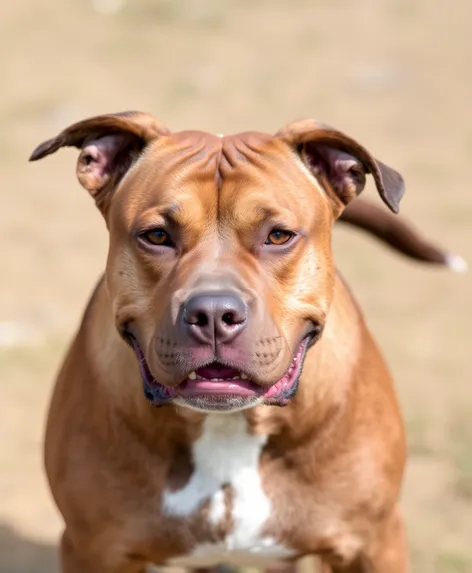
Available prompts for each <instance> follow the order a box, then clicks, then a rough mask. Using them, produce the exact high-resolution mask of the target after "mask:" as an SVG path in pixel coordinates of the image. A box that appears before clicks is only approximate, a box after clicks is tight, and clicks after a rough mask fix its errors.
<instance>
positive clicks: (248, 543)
mask: <svg viewBox="0 0 472 573" xmlns="http://www.w3.org/2000/svg"><path fill="white" fill-rule="evenodd" d="M265 441H266V437H265V436H252V435H250V434H249V433H248V431H247V427H246V421H245V419H244V416H243V415H242V414H240V413H235V414H231V415H221V414H211V415H209V416H208V417H207V419H206V420H205V425H204V429H203V433H202V436H201V437H200V438H199V439H198V440H197V441H196V442H195V444H194V446H193V462H194V472H193V474H192V477H191V478H190V480H189V482H188V483H187V485H186V486H185V487H184V488H182V489H181V490H179V491H175V492H169V491H165V492H164V494H163V508H164V513H166V514H167V515H172V516H180V517H185V516H189V515H191V514H192V513H193V512H194V511H195V510H196V509H197V508H198V507H199V506H200V505H201V504H202V503H203V502H204V501H207V500H208V499H209V500H210V511H209V519H210V521H211V522H212V524H213V525H215V526H216V525H218V523H219V522H220V521H221V520H222V519H223V517H224V516H225V511H226V508H225V503H224V496H223V490H222V486H223V485H225V484H228V485H229V486H230V487H231V489H232V514H231V518H232V523H233V528H232V530H231V531H230V532H229V534H228V535H227V536H226V537H225V539H224V541H223V542H222V543H218V544H204V545H200V546H198V547H196V548H195V550H194V552H193V553H192V555H188V556H186V557H179V558H176V559H173V560H172V561H171V563H170V564H171V565H177V566H183V567H185V566H190V565H191V566H196V565H197V564H198V565H199V566H212V565H215V564H218V563H234V564H236V565H240V564H257V563H258V562H260V561H261V558H262V559H263V560H264V561H267V560H268V561H273V560H278V559H280V558H282V557H288V556H289V555H290V554H291V552H290V551H289V550H287V549H285V548H283V547H282V546H280V545H277V543H276V541H275V540H273V539H272V538H268V537H262V536H261V530H262V527H263V526H264V524H265V522H266V521H267V519H268V518H269V516H270V513H271V506H270V501H269V499H268V497H267V496H266V495H265V493H264V491H263V489H262V485H261V479H260V475H259V468H258V466H259V456H260V453H261V450H262V448H263V447H264V444H265Z"/></svg>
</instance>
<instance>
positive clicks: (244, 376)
mask: <svg viewBox="0 0 472 573" xmlns="http://www.w3.org/2000/svg"><path fill="white" fill-rule="evenodd" d="M247 378H248V377H247V374H244V372H241V380H247Z"/></svg>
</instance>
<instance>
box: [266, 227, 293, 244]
mask: <svg viewBox="0 0 472 573" xmlns="http://www.w3.org/2000/svg"><path fill="white" fill-rule="evenodd" d="M294 235H295V233H291V232H290V231H284V230H283V229H274V230H273V231H271V232H270V234H269V236H268V237H267V239H266V241H265V243H264V244H265V245H285V243H288V242H289V241H290V239H292V237H293V236H294Z"/></svg>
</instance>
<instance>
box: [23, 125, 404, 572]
mask: <svg viewBox="0 0 472 573" xmlns="http://www.w3.org/2000/svg"><path fill="white" fill-rule="evenodd" d="M113 118H115V119H113ZM130 126H131V127H130ZM319 129H321V128H319V126H318V124H313V123H312V122H308V123H307V124H304V126H303V125H302V124H300V123H297V124H294V127H293V128H291V127H290V126H288V127H287V128H285V129H284V130H283V131H281V132H280V133H279V134H278V135H276V136H269V135H265V134H258V133H247V134H239V135H236V136H231V137H225V138H217V137H215V136H212V135H209V134H205V133H201V132H183V133H178V134H171V133H170V132H169V131H168V130H167V129H166V128H164V127H163V126H162V125H161V124H160V123H159V122H157V121H153V120H152V119H150V118H149V116H144V115H143V114H137V115H136V114H135V115H133V114H131V115H120V116H107V117H106V119H103V118H98V119H92V120H87V121H85V122H81V123H80V124H79V126H78V127H77V126H75V127H74V126H72V127H71V128H69V129H68V130H66V131H65V132H63V133H62V134H60V135H59V136H58V138H55V139H54V140H51V141H49V142H46V143H45V144H43V145H42V146H40V148H38V150H37V151H36V152H35V153H34V154H33V156H32V158H33V159H39V158H40V157H43V156H45V155H47V154H49V153H52V152H54V151H56V150H57V149H58V148H59V147H61V146H63V145H75V146H78V147H80V148H82V149H83V151H82V153H81V156H80V158H79V166H78V171H79V178H81V181H82V183H83V184H84V186H85V187H86V188H87V189H88V190H89V191H90V192H91V194H92V195H94V196H95V197H96V198H97V197H98V198H99V201H97V204H98V205H99V207H100V209H101V211H102V213H103V214H104V217H105V219H106V222H107V226H108V228H109V231H110V250H109V257H108V262H107V268H106V273H105V276H104V278H103V279H102V280H101V281H100V283H99V284H98V286H97V288H96V290H95V292H94V294H93V296H92V298H91V300H90V302H89V305H88V307H87V310H86V312H85V315H84V319H83V322H82V325H81V327H80V330H79V332H78V333H77V336H76V338H75V340H74V342H73V344H72V346H71V348H70V350H69V352H68V355H67V357H66V359H65V362H64V364H63V366H62V369H61V372H60V373H59V376H58V379H57V383H56V387H55V391H54V395H53V398H52V402H51V407H50V412H49V418H48V424H47V432H46V454H45V460H46V469H47V474H48V478H49V482H50V486H51V490H52V493H53V496H54V499H55V501H56V503H57V505H58V507H59V509H60V511H61V513H62V515H63V517H64V520H65V523H66V530H65V534H64V537H63V541H62V567H63V571H64V572H65V573H84V572H88V573H99V572H100V573H138V572H142V571H144V569H143V568H144V565H145V563H146V562H153V563H156V564H161V565H164V564H166V562H167V561H168V560H169V559H170V558H171V557H173V556H178V555H182V554H186V553H188V552H190V551H191V549H192V548H193V547H194V546H195V544H196V543H199V542H205V541H206V542H211V541H217V540H219V539H221V538H222V537H223V536H224V534H225V533H226V532H227V531H228V530H229V529H230V528H231V517H230V512H229V511H228V510H227V515H226V518H225V519H224V520H223V521H222V523H221V524H220V526H219V527H218V528H215V527H212V526H210V524H209V522H208V520H207V519H206V514H207V512H208V505H207V504H204V505H203V507H201V508H200V509H199V510H198V511H197V512H195V515H194V516H193V517H192V518H191V519H188V518H187V519H183V518H182V519H177V518H169V517H165V516H163V515H162V513H161V493H162V491H163V489H164V488H170V489H179V488H180V487H182V486H183V485H184V484H185V483H186V482H187V481H188V479H189V478H190V476H191V474H192V462H191V459H190V447H191V444H192V443H193V442H194V441H195V440H196V439H197V438H198V436H199V434H200V432H201V428H202V423H203V420H204V418H205V416H206V414H204V413H200V412H195V411H192V410H189V409H187V408H182V407H180V406H178V407H176V406H172V405H171V406H166V407H164V408H159V409H153V408H151V407H150V405H149V404H148V402H147V401H146V400H145V398H144V396H143V392H142V380H141V375H140V372H139V369H138V365H137V360H136V356H135V354H134V353H133V351H132V349H131V348H130V347H129V346H128V345H127V344H126V343H125V342H124V341H123V339H122V338H121V336H120V334H119V331H121V330H122V328H123V325H125V324H128V323H130V322H131V323H132V324H133V328H134V329H135V332H136V333H137V335H138V336H139V339H140V341H141V343H142V347H143V348H144V352H145V355H146V360H147V361H148V363H149V365H150V368H151V370H152V372H153V375H154V376H155V377H156V378H157V379H159V381H160V382H162V383H163V384H165V385H167V386H169V387H172V386H175V385H176V384H178V383H179V382H180V381H181V380H182V379H183V377H184V376H185V375H186V374H187V373H188V372H189V370H190V369H191V368H192V364H193V363H192V360H194V359H193V358H192V354H191V352H190V350H189V344H188V341H187V340H186V339H185V338H183V337H182V335H181V333H180V332H179V331H178V330H176V327H175V324H176V309H177V308H178V306H179V304H180V303H181V301H182V300H183V299H184V298H185V297H186V296H188V295H189V293H192V292H194V291H195V290H197V289H200V288H202V285H215V284H216V285H226V284H230V285H231V287H232V288H235V289H238V292H241V293H243V295H242V296H245V297H247V298H248V299H250V300H251V304H252V305H253V307H251V308H254V309H256V310H255V311H254V315H255V318H254V320H253V322H251V328H249V329H247V332H246V331H245V332H244V334H243V335H242V336H241V337H240V338H238V342H237V344H236V343H235V344H234V345H233V347H232V351H234V355H233V361H234V362H236V363H237V364H238V365H241V366H244V369H245V371H247V372H250V373H251V375H252V377H253V378H254V380H256V381H257V383H258V384H260V385H261V386H269V385H270V384H272V383H273V382H274V381H276V380H277V379H278V378H280V377H281V376H282V375H283V373H284V372H285V371H286V369H287V367H288V365H289V364H290V361H291V358H292V354H293V351H294V349H295V348H296V345H297V344H298V342H299V340H300V338H301V337H302V336H303V335H304V333H305V332H306V330H307V327H308V326H307V325H308V324H310V323H312V322H316V323H317V324H319V325H321V327H323V329H324V330H323V335H322V336H321V338H320V340H319V341H318V342H317V343H316V344H315V345H314V346H313V347H312V348H311V349H310V350H309V351H308V354H307V358H306V361H305V365H304V369H303V373H302V376H301V380H300V387H299V389H298V392H297V393H296V395H295V396H294V397H293V398H292V399H291V401H290V403H289V404H288V405H287V406H285V407H284V408H277V407H274V406H256V407H254V408H252V409H248V410H245V416H246V419H247V423H248V428H249V431H250V432H252V433H257V434H258V433H260V434H265V435H268V436H269V439H268V443H267V445H266V447H265V448H264V450H263V453H262V455H261V459H260V473H261V476H262V483H263V488H264V491H265V492H266V494H267V495H268V497H269V498H270V500H271V502H272V507H273V511H272V515H271V518H270V520H269V522H268V523H267V524H266V530H267V534H270V535H271V536H273V537H275V538H277V539H279V540H281V541H283V542H284V544H287V545H289V546H290V547H293V548H294V549H296V551H297V554H298V555H299V556H303V555H317V556H319V557H321V558H322V559H323V561H324V563H325V566H326V567H331V570H332V571H340V570H341V569H342V570H343V571H348V572H350V573H354V572H367V571H369V572H370V571H372V572H379V573H380V572H381V573H403V572H404V571H406V549H405V545H404V537H403V528H402V524H401V517H400V515H399V512H398V509H397V499H398V494H399V490H400V486H401V480H402V474H403V468H404V463H405V436H404V430H403V424H402V420H401V416H400V413H399V409H398V404H397V400H396V397H395V392H394V389H393V384H392V380H391V378H390V375H389V372H388V369H387V367H386V365H385V362H384V360H383V358H382V356H381V354H380V352H379V350H378V348H377V346H376V344H375V342H374V341H373V339H372V337H371V335H370V333H369V331H368V328H367V326H366V324H365V322H364V319H363V317H362V314H361V311H360V309H359V307H358V305H357V304H356V302H355V301H354V299H353V297H352V295H351V293H350V292H349V290H348V289H347V287H346V285H345V284H344V283H343V281H342V280H341V278H340V277H339V275H338V274H337V273H336V271H335V268H334V263H333V260H332V253H331V240H330V239H331V228H332V225H333V223H334V221H335V219H336V217H337V216H338V215H339V214H340V213H341V212H342V209H343V208H344V204H345V203H347V202H348V201H351V200H352V199H353V198H354V197H355V196H356V195H357V194H358V193H359V192H360V190H361V187H362V186H363V184H362V185H361V184H359V185H360V187H359V186H358V185H357V183H358V182H359V181H361V182H362V181H363V179H362V177H363V175H366V174H368V173H373V175H374V177H375V179H376V184H377V187H378V189H379V192H380V193H381V195H382V197H383V199H384V201H385V202H386V203H387V204H390V206H391V207H392V209H394V210H396V209H397V208H398V200H399V197H401V193H402V192H403V190H402V189H400V182H401V178H400V179H399V176H398V174H396V173H395V172H393V170H391V169H390V168H387V167H386V166H384V165H383V164H381V163H380V162H376V161H375V160H374V159H373V158H372V156H371V155H370V154H368V152H367V151H365V150H364V149H363V148H361V147H360V146H359V145H358V144H357V143H355V142H354V143H353V140H351V139H350V138H347V137H346V136H343V135H342V134H339V132H330V131H329V129H327V128H323V129H322V137H321V140H320V141H321V143H320V145H322V146H326V145H328V146H331V145H333V141H334V146H335V148H339V147H341V148H342V150H343V151H348V152H350V153H353V154H354V156H355V157H356V160H357V159H358V160H359V162H360V163H359V165H361V167H360V168H359V167H358V166H357V165H356V171H355V173H354V174H352V173H351V172H349V177H351V175H352V177H353V178H352V179H349V181H348V182H347V183H345V181H344V179H339V178H334V179H333V177H332V176H333V174H332V172H331V171H330V170H329V168H327V167H326V165H325V163H324V161H325V159H323V161H321V162H320V164H319V166H320V167H319V169H320V170H321V171H320V170H318V167H316V169H315V166H314V164H313V161H317V155H316V154H317V153H318V151H319V153H320V154H324V153H325V150H324V147H320V148H318V147H317V145H318V143H319V141H318V139H317V136H318V135H319V131H318V130H319ZM333 133H334V134H335V135H334V136H333V135H332V134H333ZM300 134H301V139H300ZM103 137H112V138H116V137H118V138H119V139H113V140H112V145H110V141H109V140H105V141H100V138H103ZM333 137H334V139H333ZM307 142H308V143H309V145H310V146H312V147H313V146H314V147H315V148H316V150H315V152H313V149H310V150H309V151H310V153H312V154H313V153H314V156H312V157H311V158H309V159H308V160H307V158H306V157H305V156H304V153H305V151H306V150H305V149H303V150H300V149H299V148H298V145H299V144H300V143H302V144H303V145H305V144H306V143H307ZM96 145H98V153H99V154H100V153H102V151H103V150H104V149H105V152H106V153H108V154H109V155H107V157H108V158H111V159H110V163H107V164H106V165H104V164H102V163H99V162H98V163H97V165H98V167H97V168H96V167H95V163H94V162H95V161H96V160H97V157H98V155H96V153H97V148H96V147H95V146H96ZM100 146H102V147H100ZM336 146H337V147H336ZM359 150H360V151H359ZM88 154H91V158H89V157H88ZM100 157H102V156H101V155H100ZM326 157H327V159H326V160H329V161H330V160H331V157H330V156H326ZM117 161H119V164H116V162H117ZM84 169H85V171H84ZM323 169H325V171H323ZM358 169H363V170H364V173H363V174H362V173H361V178H360V179H359V178H358V175H359V171H358ZM84 173H85V176H84ZM341 175H342V174H341ZM397 176H398V177H397ZM342 177H344V175H342ZM164 213H166V216H167V217H168V218H169V219H171V220H172V225H174V227H173V228H174V229H175V230H176V231H175V233H177V234H178V236H179V241H180V243H179V244H181V245H182V247H181V248H180V250H179V252H178V253H177V254H175V255H173V254H172V255H171V254H170V253H167V254H166V255H162V256H161V255H160V256H159V257H156V256H155V254H153V253H150V252H149V251H146V250H143V249H140V248H139V247H138V246H137V244H136V238H135V237H136V232H138V231H140V230H142V229H144V228H146V227H147V226H149V225H155V224H161V222H162V220H163V216H164V215H163V214H164ZM271 218H273V219H274V220H277V221H279V220H280V219H282V220H283V221H284V222H286V223H287V225H290V226H291V227H293V228H297V229H300V238H299V240H298V241H297V242H296V243H295V245H294V246H293V247H291V248H290V249H288V250H286V251H284V254H283V255H282V254H274V253H272V254H266V253H262V252H260V251H258V250H257V249H255V248H253V245H254V244H259V243H260V242H261V238H262V239H263V238H264V236H265V235H267V233H268V232H270V224H269V223H268V220H269V219H271ZM258 345H264V348H263V350H261V351H259V352H258V351H257V348H258ZM259 347H260V346H259ZM254 349H255V350H254ZM221 352H223V351H221ZM222 356H223V358H224V355H223V354H222ZM235 356H236V357H235ZM182 357H183V358H182ZM177 358H179V359H177ZM225 496H226V501H227V504H226V507H227V508H230V507H231V491H230V490H227V491H226V492H225Z"/></svg>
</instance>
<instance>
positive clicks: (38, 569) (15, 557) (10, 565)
mask: <svg viewBox="0 0 472 573" xmlns="http://www.w3.org/2000/svg"><path fill="white" fill-rule="evenodd" d="M0 571H1V573H56V572H57V571H58V566H57V548H56V547H54V546H53V545H46V544H43V543H39V542H37V541H35V540H32V539H28V538H27V537H23V536H22V535H21V534H19V533H18V532H16V531H14V530H13V529H11V528H10V527H8V526H6V525H0Z"/></svg>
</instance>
